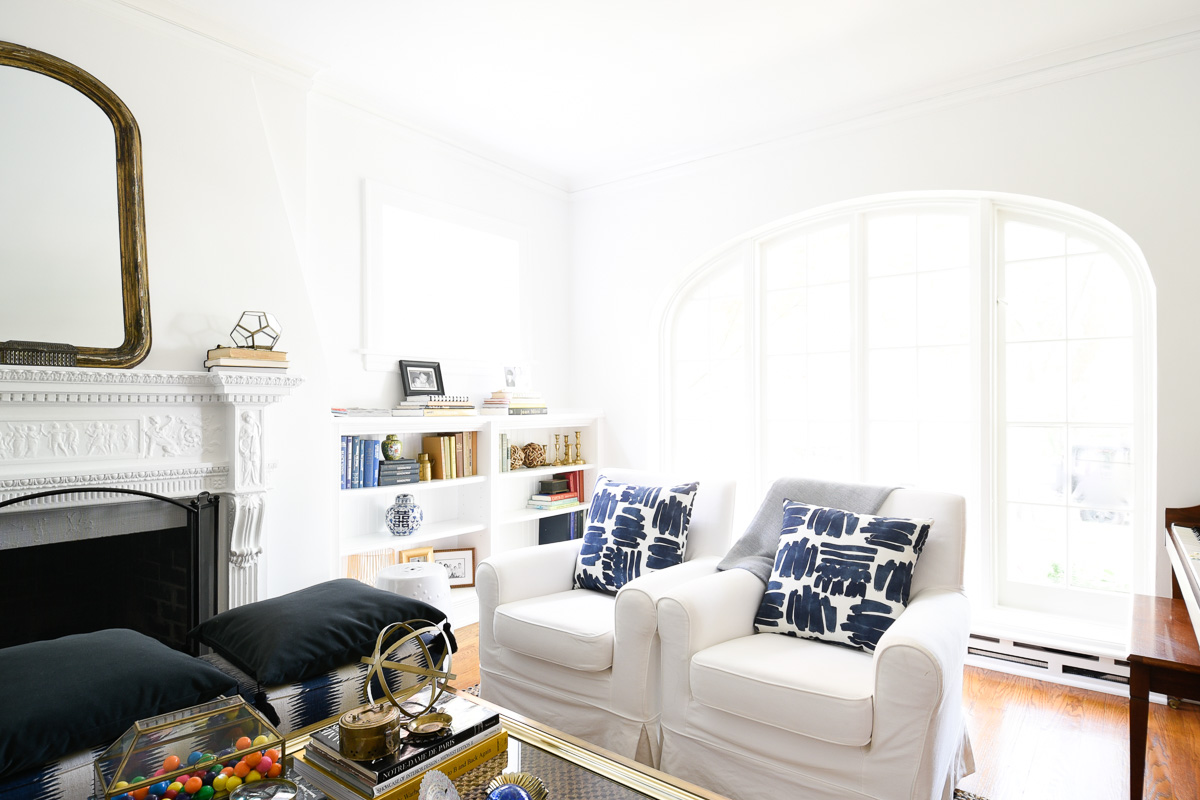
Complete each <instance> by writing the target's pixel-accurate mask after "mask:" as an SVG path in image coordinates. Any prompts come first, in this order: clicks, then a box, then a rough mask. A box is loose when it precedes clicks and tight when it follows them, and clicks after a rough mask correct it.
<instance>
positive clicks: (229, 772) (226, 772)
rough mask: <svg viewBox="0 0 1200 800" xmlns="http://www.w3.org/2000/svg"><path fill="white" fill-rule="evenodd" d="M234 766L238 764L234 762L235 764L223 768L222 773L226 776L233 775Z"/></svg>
mask: <svg viewBox="0 0 1200 800" xmlns="http://www.w3.org/2000/svg"><path fill="white" fill-rule="evenodd" d="M234 766H237V765H236V764H234V765H233V766H229V767H226V768H225V769H223V770H221V774H222V775H224V776H226V777H228V776H230V775H232V774H233V767H234Z"/></svg>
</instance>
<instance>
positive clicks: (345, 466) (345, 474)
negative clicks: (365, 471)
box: [341, 436, 350, 489]
mask: <svg viewBox="0 0 1200 800" xmlns="http://www.w3.org/2000/svg"><path fill="white" fill-rule="evenodd" d="M349 438H350V437H349V436H343V437H342V484H341V487H342V488H343V489H349V488H350V458H349V456H347V455H346V442H347V440H348V439H349Z"/></svg>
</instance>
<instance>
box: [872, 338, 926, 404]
mask: <svg viewBox="0 0 1200 800" xmlns="http://www.w3.org/2000/svg"><path fill="white" fill-rule="evenodd" d="M917 383H918V376H917V350H916V348H915V347H906V348H896V349H894V350H872V351H871V353H870V355H868V356H867V418H868V419H872V420H914V421H915V420H916V419H917V415H918V413H919V408H918V405H917V402H918V397H917Z"/></svg>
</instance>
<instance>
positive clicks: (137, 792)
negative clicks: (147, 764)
mask: <svg viewBox="0 0 1200 800" xmlns="http://www.w3.org/2000/svg"><path fill="white" fill-rule="evenodd" d="M142 780H145V778H138V779H137V781H142ZM137 781H134V783H137ZM129 794H130V795H131V796H132V797H133V800H146V795H148V794H150V787H149V786H143V787H142V788H141V789H134V790H133V791H132V792H130V793H129Z"/></svg>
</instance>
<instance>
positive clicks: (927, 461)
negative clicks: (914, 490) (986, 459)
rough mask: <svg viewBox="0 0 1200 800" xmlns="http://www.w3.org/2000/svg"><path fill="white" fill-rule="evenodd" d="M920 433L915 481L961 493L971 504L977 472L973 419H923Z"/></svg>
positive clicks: (976, 434)
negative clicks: (965, 420) (946, 420)
mask: <svg viewBox="0 0 1200 800" xmlns="http://www.w3.org/2000/svg"><path fill="white" fill-rule="evenodd" d="M919 435H920V442H921V452H920V456H919V459H918V470H917V478H916V481H915V483H916V484H917V485H918V486H929V487H938V488H940V489H942V490H943V491H947V492H954V493H955V494H961V495H962V496H963V497H966V498H967V502H968V504H970V503H971V500H972V498H974V497H975V495H976V492H977V489H976V481H977V480H978V475H979V466H978V463H977V460H978V456H977V450H976V449H975V439H976V437H977V436H978V432H977V430H976V427H975V425H974V423H972V422H944V421H938V422H922V423H921V424H920V434H919Z"/></svg>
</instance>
